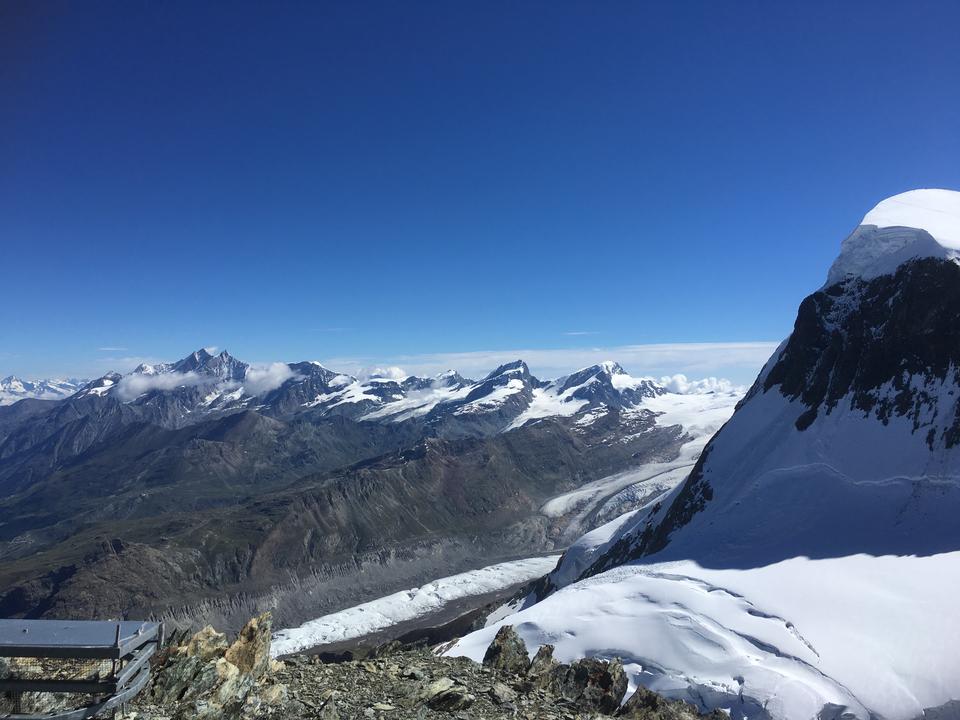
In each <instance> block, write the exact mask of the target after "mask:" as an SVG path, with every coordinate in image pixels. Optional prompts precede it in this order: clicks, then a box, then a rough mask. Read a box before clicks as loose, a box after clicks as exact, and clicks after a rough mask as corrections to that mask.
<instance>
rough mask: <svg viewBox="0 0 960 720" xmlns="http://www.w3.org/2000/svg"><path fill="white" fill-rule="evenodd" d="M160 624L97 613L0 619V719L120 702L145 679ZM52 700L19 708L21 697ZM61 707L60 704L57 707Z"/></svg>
mask: <svg viewBox="0 0 960 720" xmlns="http://www.w3.org/2000/svg"><path fill="white" fill-rule="evenodd" d="M162 643H163V624H162V623H156V622H139V621H122V622H109V621H99V620H86V621H65V620H0V668H2V672H0V693H3V694H4V695H5V705H6V706H7V707H9V710H5V709H0V718H3V719H4V720H36V719H38V718H43V719H44V720H85V719H86V718H95V717H103V716H105V715H106V714H107V713H108V712H110V711H113V710H117V709H120V708H122V706H123V705H124V704H125V703H127V702H129V701H130V700H131V699H132V698H133V697H134V696H135V695H136V694H137V693H139V692H140V691H141V690H142V689H143V688H144V686H145V685H146V684H147V682H148V681H149V679H150V658H151V657H152V656H153V655H154V654H155V653H156V652H157V650H158V649H159V648H160V646H161V644H162ZM34 693H43V694H47V693H52V694H54V695H55V696H56V701H54V702H48V703H46V708H45V709H43V710H39V711H34V712H25V709H26V708H25V705H27V704H29V703H27V702H26V698H30V699H31V701H32V702H34V704H36V703H35V700H36V696H34V695H33V694H34ZM61 706H62V707H61Z"/></svg>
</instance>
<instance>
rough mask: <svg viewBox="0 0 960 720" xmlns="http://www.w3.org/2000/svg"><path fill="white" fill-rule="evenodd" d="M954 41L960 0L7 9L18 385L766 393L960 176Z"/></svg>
mask: <svg viewBox="0 0 960 720" xmlns="http://www.w3.org/2000/svg"><path fill="white" fill-rule="evenodd" d="M957 27H960V5H958V4H957V3H955V2H944V3H926V2H910V3H906V2H903V3H883V2H880V3H877V2H870V3H856V2H845V3H817V2H813V3H797V4H793V5H788V4H786V3H760V2H756V3H754V2H731V3H715V2H704V3H695V2H677V3H626V2H623V3H620V2H610V3H599V4H598V3H587V2H577V3H567V2H561V3H555V2H549V3H546V2H545V3H538V2H522V3H514V2H503V3H499V2H483V3H469V2H455V3H450V2H437V3H428V2H411V3H399V2H389V3H375V2H369V3H338V4H333V3H290V2H280V3H251V4H243V3H225V2H224V3H217V2H211V3H187V2H136V3H131V2H124V3H121V2H115V3H109V2H92V3H69V2H47V3H32V2H20V3H18V2H7V3H4V4H3V5H2V7H0V98H2V99H3V100H2V102H3V111H2V112H0V280H2V283H0V303H2V307H3V309H4V311H5V312H4V319H3V322H2V323H0V376H2V375H5V374H7V373H8V372H13V373H18V374H22V375H26V376H43V375H51V374H63V373H74V374H85V375H92V374H95V373H99V372H102V371H104V370H106V369H108V366H111V365H112V366H119V367H118V369H126V368H124V367H123V366H124V365H128V364H129V363H131V362H133V361H134V360H135V359H138V358H152V359H175V358H178V357H181V356H183V355H186V354H187V353H188V352H190V351H191V350H193V349H195V348H197V347H200V346H204V345H218V346H220V347H226V348H228V349H229V350H230V351H231V352H232V353H234V354H235V355H237V356H239V357H242V358H244V359H248V360H254V361H269V360H278V359H283V360H297V359H305V358H317V359H321V360H325V359H331V360H339V361H341V362H343V363H344V364H350V363H356V364H362V363H367V362H369V363H395V362H397V361H398V359H399V360H403V359H406V362H407V364H409V365H414V366H417V365H418V363H419V364H421V365H429V364H430V361H428V360H425V359H424V358H434V359H437V358H439V360H437V361H438V362H441V361H443V360H445V359H447V358H455V357H459V358H465V357H467V356H468V355H465V354H470V353H473V355H469V357H474V358H477V357H479V358H481V359H482V358H483V357H486V355H485V353H486V351H498V353H500V352H502V353H506V354H510V353H512V352H513V351H515V350H516V351H520V350H527V351H531V352H533V351H538V352H539V351H543V352H546V351H550V352H552V353H554V354H553V355H550V357H551V358H553V360H554V361H556V364H557V367H561V366H563V365H564V362H565V361H564V360H563V358H564V357H566V356H564V353H565V352H566V353H568V355H569V358H570V360H569V363H574V362H575V361H577V360H579V359H582V358H584V357H586V356H587V355H589V354H590V353H591V352H593V351H591V350H590V349H591V348H599V350H598V351H597V353H594V354H597V355H603V354H606V353H608V351H609V354H612V355H614V356H616V354H617V350H619V349H621V348H622V347H623V346H632V347H634V348H635V347H636V346H647V345H650V344H655V345H657V346H659V347H670V348H682V347H683V344H686V343H698V344H701V345H697V346H694V347H692V348H689V352H688V353H687V355H682V356H681V355H677V356H676V357H674V356H670V355H667V356H664V355H662V354H661V355H657V356H656V357H657V358H658V359H657V360H656V362H654V360H651V359H650V357H649V356H647V355H644V354H643V353H642V352H641V353H640V354H638V355H634V356H632V357H633V361H632V362H633V364H632V365H631V364H630V363H629V362H624V365H626V366H628V369H630V370H631V371H634V372H636V373H644V372H649V373H654V374H659V373H660V372H669V371H677V372H680V371H688V372H691V373H694V374H701V375H703V374H717V373H720V374H726V375H730V376H734V377H735V379H737V380H739V381H741V382H746V381H748V380H749V379H750V376H752V375H753V374H754V373H755V372H756V370H757V367H758V365H759V363H760V362H761V358H762V357H763V356H764V355H765V354H767V353H768V351H769V347H770V346H769V343H770V342H776V341H778V340H780V339H781V338H782V337H783V336H785V335H786V334H787V333H788V332H789V331H790V329H791V327H792V323H793V319H794V316H795V311H796V307H797V305H798V303H799V301H800V300H801V299H802V297H803V296H804V295H806V294H807V293H809V292H810V291H812V290H813V289H815V288H816V287H818V286H819V285H820V284H821V283H822V282H823V279H824V277H825V275H826V271H827V267H828V266H829V263H830V262H831V260H832V259H833V257H834V256H835V255H836V252H837V249H838V246H839V243H840V240H841V239H842V238H843V236H844V235H845V234H846V233H847V232H849V230H850V229H851V228H852V227H853V226H854V225H856V223H857V222H858V221H859V220H860V218H861V217H862V216H863V214H864V213H865V212H866V211H867V210H869V209H870V207H871V206H872V205H874V204H875V203H876V202H877V201H879V200H880V199H882V198H883V197H886V196H889V195H892V194H895V193H897V192H901V191H904V190H907V189H911V188H915V187H950V188H960V131H958V128H960V93H958V92H957V88H958V87H960V51H958V50H957V43H956V28H957ZM745 342H751V343H753V342H763V343H766V344H765V345H762V346H756V347H759V348H760V349H759V350H756V351H755V352H754V355H751V356H750V358H749V359H744V356H743V355H742V350H743V347H744V346H742V345H731V343H745ZM704 343H720V344H719V345H709V344H708V345H702V344H704ZM101 348H108V349H101ZM110 348H112V349H110ZM731 348H733V350H731ZM678 352H679V350H678ZM476 353H480V355H476ZM731 353H732V354H731ZM544 357H546V356H544ZM411 358H412V359H411ZM645 358H646V359H645ZM614 359H617V358H616V357H614ZM656 363H660V364H659V365H657V364H656ZM664 363H666V364H667V365H670V367H667V366H665V365H664ZM481 364H482V363H481Z"/></svg>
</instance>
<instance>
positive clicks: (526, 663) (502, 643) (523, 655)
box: [483, 625, 530, 675]
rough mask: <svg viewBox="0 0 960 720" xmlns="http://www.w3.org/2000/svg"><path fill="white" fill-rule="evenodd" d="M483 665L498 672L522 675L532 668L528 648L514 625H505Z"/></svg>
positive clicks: (499, 631) (492, 643) (485, 656)
mask: <svg viewBox="0 0 960 720" xmlns="http://www.w3.org/2000/svg"><path fill="white" fill-rule="evenodd" d="M483 664H484V665H486V666H487V667H492V668H495V669H497V670H502V671H504V672H508V673H514V674H516V675H522V674H523V673H525V672H526V671H527V668H528V667H530V656H529V655H528V654H527V646H526V645H524V643H523V640H522V639H521V638H520V636H519V635H517V631H516V630H514V629H513V626H512V625H504V626H503V627H501V628H500V629H499V630H498V631H497V634H496V636H495V637H494V638H493V642H491V643H490V647H488V648H487V652H486V653H485V654H484V656H483Z"/></svg>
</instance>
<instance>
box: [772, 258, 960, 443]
mask: <svg viewBox="0 0 960 720" xmlns="http://www.w3.org/2000/svg"><path fill="white" fill-rule="evenodd" d="M957 367H960V267H958V266H957V265H956V264H955V263H952V262H947V261H943V260H935V259H923V260H915V261H912V262H909V263H906V264H905V265H903V266H902V267H900V268H899V269H898V270H897V272H896V273H895V274H893V275H885V276H881V277H878V278H876V279H874V280H870V281H869V282H864V281H862V280H858V279H854V280H848V281H846V282H844V283H840V284H837V285H832V286H830V287H828V288H824V289H823V290H820V291H818V292H815V293H814V294H813V295H810V296H809V297H807V298H806V299H805V300H804V301H803V302H802V303H801V305H800V310H799V312H798V314H797V321H796V323H795V325H794V330H793V334H792V335H791V336H790V339H789V340H788V342H787V344H786V347H785V348H784V349H783V351H782V352H781V354H780V357H779V358H778V359H777V361H776V363H775V364H774V365H773V367H772V368H771V369H770V371H769V373H768V374H767V377H766V379H765V380H764V382H763V385H762V390H763V392H768V391H770V390H771V389H774V388H779V390H780V392H782V393H783V394H784V395H785V396H786V397H789V398H799V399H801V400H802V401H803V403H804V405H806V406H807V408H808V409H807V411H806V412H805V413H804V414H803V415H801V416H800V418H799V419H798V420H797V429H799V430H804V429H806V428H807V427H809V425H810V423H812V422H813V420H814V419H815V418H816V417H817V415H818V414H819V413H830V412H831V411H832V410H833V409H834V408H836V407H837V405H838V403H839V402H840V401H841V400H842V399H844V398H846V397H849V398H850V403H851V407H852V408H854V409H857V410H860V411H862V412H863V413H864V414H865V415H874V416H875V417H876V418H877V419H879V420H880V421H881V422H884V423H886V422H889V420H890V419H891V418H892V417H908V418H910V419H911V420H912V421H913V429H914V432H918V431H923V432H926V433H927V442H928V444H929V446H930V447H931V449H932V448H934V447H937V446H939V447H948V448H949V447H953V446H954V445H956V444H957V442H958V441H960V415H958V414H957V411H956V410H955V409H953V408H950V410H951V412H950V413H949V416H947V417H944V416H938V413H937V410H938V409H939V410H945V409H946V408H938V401H939V399H940V398H939V397H938V390H939V387H938V385H939V384H940V383H944V382H946V383H950V384H953V383H955V382H956V380H957V378H956V375H955V372H956V368H957ZM917 378H919V379H920V380H921V382H920V383H919V384H918V382H917ZM758 390H759V388H755V389H754V392H755V391H758Z"/></svg>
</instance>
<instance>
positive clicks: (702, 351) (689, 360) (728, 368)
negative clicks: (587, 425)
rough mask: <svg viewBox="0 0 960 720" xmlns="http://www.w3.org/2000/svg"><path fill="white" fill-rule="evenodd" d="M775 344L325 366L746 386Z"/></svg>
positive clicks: (483, 354) (428, 357)
mask: <svg viewBox="0 0 960 720" xmlns="http://www.w3.org/2000/svg"><path fill="white" fill-rule="evenodd" d="M778 344H779V343H776V342H730V343H723V342H718V343H659V344H650V345H621V346H613V347H594V348H566V349H563V348H558V349H547V350H532V349H516V350H490V351H472V352H445V353H432V354H421V355H396V356H388V357H340V358H330V359H327V360H324V361H323V364H324V366H326V367H329V368H334V369H335V370H337V371H339V372H347V373H350V374H352V375H361V374H362V372H363V371H364V369H366V368H370V367H377V366H380V367H383V366H390V365H400V366H402V367H404V368H405V369H406V371H407V372H410V373H413V374H415V375H421V376H431V375H435V374H437V373H440V372H443V371H444V370H448V369H450V368H453V369H455V370H457V371H458V372H460V374H461V375H464V376H466V377H474V378H479V377H483V376H484V375H486V374H487V373H488V372H490V371H491V370H493V369H494V368H496V367H497V366H499V365H503V364H504V363H507V362H510V361H512V360H517V359H522V360H525V361H526V362H527V365H529V366H530V370H531V372H533V374H534V375H536V376H537V377H539V378H542V379H551V378H557V377H560V376H562V375H567V374H569V373H571V372H573V371H575V370H579V369H580V368H584V367H588V366H590V365H596V364H598V363H601V362H603V361H604V360H610V359H613V360H616V361H617V362H619V363H620V364H621V365H622V366H623V367H624V369H625V370H627V372H629V373H630V374H631V375H633V376H634V377H641V376H648V377H662V376H671V377H672V376H673V375H676V374H678V373H682V374H684V375H686V376H687V377H695V378H696V377H700V378H702V377H715V378H729V380H730V381H731V382H732V383H735V384H737V385H748V384H750V383H752V382H753V380H754V378H756V376H757V373H758V372H760V368H761V367H763V364H764V363H765V362H766V361H767V358H769V357H770V355H771V354H772V353H773V351H774V350H776V348H777V345H778Z"/></svg>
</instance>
